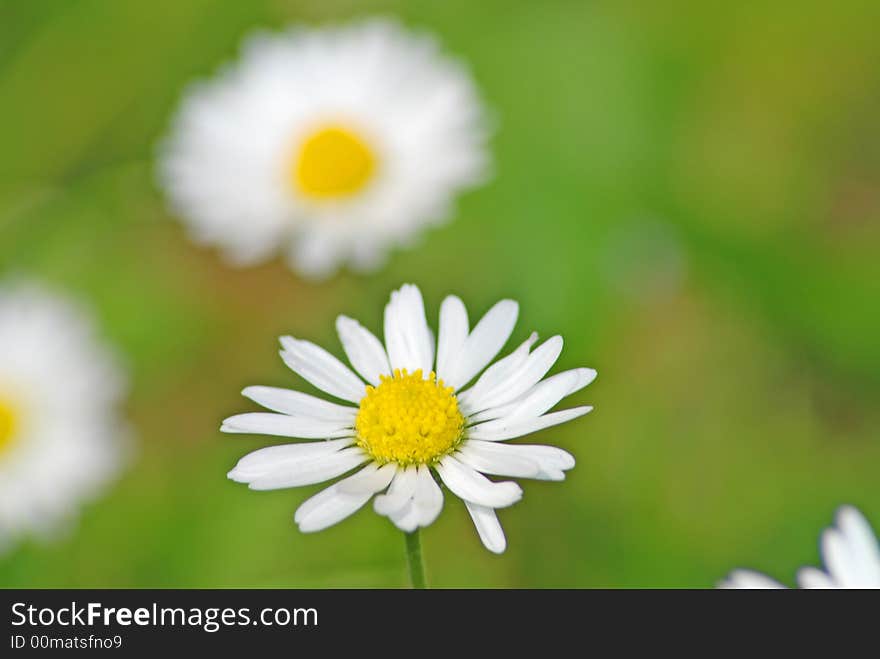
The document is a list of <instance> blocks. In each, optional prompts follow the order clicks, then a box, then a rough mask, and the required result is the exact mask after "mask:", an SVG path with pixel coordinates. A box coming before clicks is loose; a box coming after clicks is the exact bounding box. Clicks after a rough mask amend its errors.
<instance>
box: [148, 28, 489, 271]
mask: <svg viewBox="0 0 880 659" xmlns="http://www.w3.org/2000/svg"><path fill="white" fill-rule="evenodd" d="M486 140H487V130H486V127H485V121H484V116H483V110H482V107H481V104H480V101H479V99H478V95H477V92H476V89H475V87H474V84H473V81H472V80H471V77H470V76H469V74H468V72H467V71H466V70H465V68H464V67H463V66H462V65H461V64H459V63H458V62H456V61H454V60H452V59H449V58H447V57H444V56H443V55H442V54H441V53H440V50H439V48H438V45H437V43H436V42H435V41H434V40H433V39H432V38H430V37H428V36H425V35H420V34H418V35H417V34H411V33H408V32H406V31H404V30H403V29H402V28H400V27H399V26H397V25H396V24H394V23H392V22H387V21H376V20H374V21H369V22H366V23H361V24H355V25H351V26H346V27H336V28H324V29H296V30H291V31H289V32H287V33H285V34H281V35H269V34H259V35H257V36H255V37H252V38H250V39H248V40H247V41H246V42H245V45H244V48H243V52H242V55H241V58H240V59H239V60H238V62H236V63H235V64H233V65H231V66H227V67H226V68H224V69H223V70H222V71H221V72H220V74H219V75H218V76H217V77H216V78H214V79H213V80H211V81H209V82H203V83H200V84H197V85H195V86H194V87H192V88H191V89H190V90H189V92H188V94H187V95H186V97H185V99H184V101H183V104H182V107H181V109H180V111H179V113H178V115H177V117H176V120H175V121H174V124H173V128H172V131H171V134H170V136H169V137H168V138H167V139H166V141H165V142H164V144H163V146H162V149H161V151H162V153H161V163H160V179H161V183H162V185H163V187H164V188H165V189H166V191H167V193H168V195H169V196H170V199H171V202H172V204H173V206H174V208H175V210H176V212H177V213H178V214H179V215H180V216H181V217H182V218H183V219H184V220H185V221H186V223H187V225H188V227H189V228H190V229H191V234H192V236H193V238H194V239H195V240H197V241H199V242H201V243H205V244H211V245H216V246H219V247H220V248H221V249H222V251H223V252H224V253H225V255H226V256H227V257H228V259H229V260H230V261H231V262H233V263H235V264H241V265H244V264H252V263H256V262H260V261H263V260H265V259H267V258H269V257H270V256H271V255H273V254H274V253H276V252H279V251H280V252H281V253H282V254H283V255H284V256H285V257H286V259H287V261H288V263H289V264H290V266H291V267H293V268H294V269H296V270H297V271H299V272H300V273H302V274H305V275H309V276H313V277H323V276H327V275H329V274H331V273H332V272H334V271H335V270H336V269H337V268H338V267H339V265H340V264H342V263H343V262H348V263H349V264H350V265H351V266H353V267H354V268H356V269H361V270H369V269H373V268H375V267H377V266H378V265H379V264H380V263H381V262H382V261H383V259H384V257H385V254H386V252H387V250H388V248H389V247H391V246H394V245H405V244H407V243H409V242H411V240H412V239H413V238H414V237H415V236H416V234H417V233H418V232H419V230H420V229H422V227H424V226H425V225H429V224H433V223H437V222H440V221H442V220H444V219H445V218H446V217H447V216H448V214H449V212H450V204H451V202H452V201H453V199H454V197H455V195H456V194H457V193H458V192H460V191H462V190H463V189H465V188H469V187H472V186H474V185H476V184H477V183H479V182H481V181H482V180H483V179H484V178H485V175H486V171H487V167H488V160H489V157H488V154H487V150H486Z"/></svg>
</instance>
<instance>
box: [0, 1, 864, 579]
mask: <svg viewBox="0 0 880 659" xmlns="http://www.w3.org/2000/svg"><path fill="white" fill-rule="evenodd" d="M373 14H381V15H391V16H396V17H398V18H399V19H400V20H401V21H403V22H404V23H405V24H407V25H409V26H415V27H420V28H426V29H428V30H430V31H432V32H435V33H436V34H437V35H438V36H439V38H440V39H441V40H442V42H443V43H444V45H445V47H446V50H447V51H448V52H451V53H454V54H455V55H456V56H459V57H461V58H463V59H465V60H466V61H467V62H468V63H469V66H470V68H471V70H472V71H473V74H474V76H475V77H476V79H477V80H478V82H479V84H480V86H481V89H482V91H483V95H484V98H485V100H486V102H487V104H488V105H489V106H490V107H491V109H492V113H493V116H494V120H495V123H496V125H497V133H496V135H495V137H494V139H493V141H492V150H493V153H494V158H495V163H496V166H495V170H496V171H495V176H494V178H493V180H492V181H491V183H489V184H488V185H486V186H485V187H484V188H482V189H480V190H477V191H474V192H472V193H470V194H468V195H466V196H464V197H463V198H462V199H461V200H460V203H459V204H458V207H457V210H456V213H455V216H454V218H453V221H451V222H450V223H449V224H448V225H446V226H444V227H442V228H439V229H436V230H432V231H430V232H429V233H427V234H426V235H425V237H424V240H423V241H422V242H421V244H420V245H418V246H417V247H415V248H414V249H410V250H407V251H399V252H396V253H394V255H393V256H392V258H391V259H390V262H389V263H388V265H387V267H385V268H384V269H382V270H381V271H380V272H378V273H375V274H374V275H371V276H358V275H353V274H351V273H347V272H343V273H342V274H340V275H337V276H336V277H334V278H333V279H331V280H329V281H327V282H322V283H317V284H316V283H310V282H306V281H301V280H300V279H298V278H297V277H296V276H295V275H293V274H291V272H290V271H288V270H287V269H286V268H285V267H284V266H283V265H282V264H281V263H280V262H279V261H278V260H275V261H272V262H270V263H268V264H266V265H264V266H261V267H256V268H251V269H245V270H234V269H232V268H230V267H227V266H226V265H224V264H223V263H222V262H221V260H220V259H219V258H218V256H217V254H216V253H215V252H213V251H211V250H208V249H203V248H199V247H197V246H194V245H193V244H192V243H190V242H189V241H188V240H187V239H186V237H185V235H184V231H183V230H182V228H181V225H180V224H179V223H178V222H177V221H176V220H175V218H174V217H173V216H172V215H171V214H170V212H169V211H168V210H167V208H166V206H165V203H164V201H163V198H162V195H161V194H160V192H159V191H158V190H157V188H156V186H155V184H154V161H153V154H154V150H155V145H156V142H157V139H158V138H159V137H160V136H161V135H162V134H163V132H164V131H165V129H166V127H167V125H168V121H169V116H170V113H171V112H172V111H173V109H174V107H175V104H176V102H177V101H178V99H179V97H180V94H181V90H182V88H183V87H184V86H185V85H186V84H187V83H188V82H189V81H190V80H192V79H193V78H194V77H199V76H206V75H210V74H211V73H212V72H213V71H214V70H215V69H216V67H218V65H220V64H221V63H223V62H224V61H226V60H228V59H229V58H231V57H233V56H234V55H235V53H236V51H237V47H238V43H239V40H240V38H241V37H242V36H243V35H245V34H246V33H248V32H249V31H250V30H252V29H254V28H258V27H269V28H281V27H282V26H284V25H286V24H288V23H290V22H300V21H303V22H307V23H310V24H322V23H326V22H330V21H334V20H340V19H350V18H357V17H363V16H369V15H373ZM878 22H880V5H878V4H877V3H876V2H837V3H803V2H773V3H735V4H732V5H731V6H716V5H712V6H706V5H705V3H698V2H691V3H689V2H665V3H648V2H644V3H639V2H563V1H542V2H510V0H503V1H502V0H492V1H484V2H470V1H466V0H456V1H444V2H427V1H419V2H357V3H356V2H344V1H342V0H320V1H318V0H314V1H311V2H300V1H294V0H251V1H249V2H215V1H209V0H186V1H184V0H151V1H150V2H135V1H131V2H122V1H119V0H69V1H65V2H61V1H52V0H0V273H2V275H3V276H20V275H27V276H31V277H34V278H38V279H42V280H45V281H48V282H49V283H50V284H52V285H54V286H55V287H57V288H60V289H62V290H66V291H69V292H70V293H71V294H72V295H74V296H76V297H77V298H79V299H81V300H83V301H84V302H85V303H86V304H88V305H90V306H91V308H92V309H94V312H95V314H96V316H97V317H98V319H99V321H100V323H101V326H102V328H103V331H104V333H105V335H106V337H107V339H108V340H109V341H111V342H112V343H113V344H115V345H116V346H117V347H118V349H119V350H120V351H121V352H122V353H123V354H124V355H125V358H126V361H127V364H128V368H129V370H130V375H131V380H132V387H131V393H130V396H129V400H128V404H127V409H126V414H127V416H128V418H129V420H130V422H131V424H132V425H133V426H134V428H135V431H136V433H137V436H138V440H139V441H138V451H137V454H136V456H135V460H134V461H133V463H132V464H131V466H130V467H129V468H128V469H127V471H125V472H124V474H123V475H122V476H121V478H120V479H119V481H118V482H117V483H116V484H114V485H113V486H112V487H110V488H109V489H108V491H107V492H106V494H105V496H103V497H102V498H101V499H100V500H97V501H95V502H93V503H91V504H89V505H87V506H86V507H85V508H84V510H83V512H82V515H81V518H80V520H79V521H78V523H77V524H76V525H75V526H74V527H73V528H71V529H70V530H69V531H68V532H67V533H66V534H62V535H61V536H60V537H59V538H58V539H57V540H56V541H55V542H52V543H42V542H37V541H33V540H28V541H25V542H23V543H20V544H19V546H18V547H17V549H15V550H14V551H13V552H11V553H9V554H7V555H5V556H0V586H9V587H12V586H15V587H48V586H75V587H76V586H83V587H85V586H154V587H175V586H181V587H221V586H230V587H238V586H254V587H318V588H321V587H345V586H349V587H377V586H378V587H398V586H404V585H406V583H407V580H406V573H405V565H404V554H403V539H402V536H401V534H400V532H398V531H397V530H396V529H395V528H394V527H393V526H392V525H391V524H390V523H389V522H388V521H387V520H386V519H384V518H380V517H378V516H376V515H375V514H374V513H373V512H372V511H371V510H370V509H369V508H365V509H364V510H362V511H360V512H359V513H358V514H356V515H355V516H354V517H352V518H350V519H348V520H346V521H345V522H343V523H341V524H339V525H337V526H335V527H333V528H331V529H330V530H328V531H325V532H322V533H319V534H315V535H303V534H301V533H299V532H298V531H297V530H296V527H295V526H294V524H293V520H292V516H293V511H294V510H295V508H296V507H297V505H298V504H299V503H300V502H301V501H303V500H304V499H305V498H306V497H307V496H310V495H311V494H313V493H314V492H316V491H317V490H318V489H319V487H318V486H314V487H310V488H300V489H295V490H281V491H275V492H264V493H255V492H250V491H248V490H247V489H246V488H245V487H244V486H242V485H237V484H234V483H232V482H230V481H228V480H227V479H226V477H225V474H226V472H227V471H228V470H229V469H230V468H231V467H232V466H233V465H234V464H235V462H236V460H237V459H238V458H239V457H240V456H242V455H243V454H245V453H247V452H249V451H251V450H253V449H255V448H258V447H261V446H264V445H266V444H268V443H271V441H272V440H270V439H267V438H261V437H253V436H230V435H223V434H221V433H220V432H219V430H218V428H219V425H220V421H221V419H223V418H224V417H226V416H229V415H231V414H235V413H239V412H244V411H249V410H255V409H256V406H255V405H253V404H252V403H250V402H249V401H247V400H245V399H244V398H242V397H241V396H240V394H239V392H240V390H241V389H242V388H243V387H244V386H246V385H250V384H272V385H280V386H291V387H298V386H301V385H302V382H301V381H300V380H298V378H297V377H296V376H294V375H293V374H292V373H291V372H289V371H288V370H287V369H286V368H285V367H284V365H283V364H282V363H281V361H280V359H279V358H278V355H277V348H278V345H277V337H278V336H279V335H281V334H285V333H291V334H294V335H296V336H298V337H301V338H307V339H310V340H313V341H316V342H318V343H321V344H322V345H326V346H327V347H328V348H329V349H330V350H331V351H333V352H334V353H335V354H337V355H340V356H341V355H342V351H341V347H340V345H339V343H338V340H337V339H336V337H335V336H334V332H333V323H334V319H335V317H336V315H337V314H339V313H346V314H349V315H352V316H354V317H356V318H358V319H360V320H361V321H362V322H363V323H364V324H365V325H367V326H368V327H370V328H371V329H373V330H374V331H379V330H380V319H381V310H382V306H383V305H384V303H385V301H386V299H387V296H388V294H389V292H390V291H391V289H392V288H394V287H396V286H398V285H399V284H401V283H403V282H408V281H409V282H414V283H417V284H418V285H419V286H420V287H421V288H422V290H423V292H424V294H425V298H426V302H427V304H428V307H429V318H430V319H431V322H432V323H433V324H436V312H437V307H438V305H439V303H440V301H441V300H442V298H443V296H444V295H446V294H447V293H450V292H456V293H458V294H459V295H461V297H462V298H463V299H464V300H465V301H466V303H467V304H468V307H469V309H470V310H471V316H472V318H475V317H477V316H478V315H479V314H482V313H483V312H484V311H485V310H486V309H487V308H488V307H489V306H490V305H491V304H492V303H493V302H494V301H496V300H497V299H499V298H501V297H513V298H515V299H518V300H519V301H520V303H521V313H520V323H519V325H518V328H517V330H516V332H515V334H514V336H513V338H512V340H511V345H513V344H515V343H518V342H519V341H521V340H522V339H523V338H524V337H525V336H527V334H528V332H529V331H530V330H532V329H534V330H537V331H538V332H539V333H540V334H541V335H542V336H544V337H547V336H550V335H552V334H554V333H560V334H562V335H563V336H564V337H565V341H566V347H565V350H564V352H563V355H562V357H561V359H560V361H559V363H558V365H557V367H556V368H557V369H567V368H573V367H576V366H581V365H588V366H592V367H595V368H596V369H597V370H598V371H599V378H598V380H597V381H596V382H595V383H594V384H593V385H591V386H590V387H588V388H587V389H585V390H584V391H582V392H579V393H578V394H576V395H575V396H573V397H572V398H571V399H570V403H571V404H591V405H594V406H595V411H594V412H593V413H592V414H590V415H588V416H586V417H584V418H582V419H579V420H578V421H575V422H573V423H569V424H567V425H565V426H562V427H559V428H554V429H552V430H548V431H545V432H543V433H541V434H540V435H537V436H535V437H534V438H533V439H535V440H539V441H541V442H545V443H552V444H556V445H559V446H562V447H564V448H565V449H567V450H569V451H570V452H571V453H573V454H574V455H575V457H576V458H577V461H578V464H577V467H576V468H575V469H574V470H573V471H571V472H569V476H568V478H567V480H566V481H565V482H564V483H542V482H530V481H527V482H525V483H524V489H525V497H524V499H523V500H522V501H521V502H520V503H518V504H517V505H515V506H514V507H512V508H509V509H506V510H503V511H501V513H500V517H501V520H502V523H503V525H504V527H505V530H506V532H507V536H508V542H509V548H508V551H507V552H506V553H505V554H504V555H502V556H500V557H499V556H495V555H492V554H490V553H489V552H487V551H486V550H484V549H483V548H482V546H481V545H480V543H479V540H478V538H477V535H476V533H475V532H474V530H473V528H472V525H471V522H470V519H469V518H468V516H467V513H466V511H465V509H464V507H463V505H462V504H461V503H460V502H459V501H458V500H457V499H456V498H455V497H453V496H447V497H446V504H445V509H444V512H443V514H442V515H441V517H440V519H439V520H438V522H437V523H435V524H434V525H433V526H431V527H430V528H428V529H427V530H426V531H425V532H423V538H422V540H423V545H424V550H425V558H426V561H427V564H428V570H429V580H430V582H431V583H432V584H433V585H435V586H440V587H442V586H450V587H452V586H463V587H480V586H482V587H548V586H553V587H592V586H614V587H616V586H624V587H626V586H651V587H654V586H658V587H666V586H671V587H676V586H692V587H704V586H705V587H708V586H712V585H714V584H715V583H716V582H717V581H718V580H719V579H721V578H722V577H723V576H724V575H725V574H726V573H727V572H728V571H729V570H730V569H732V568H734V567H738V566H748V567H754V568H757V569H760V570H763V571H767V572H769V573H771V574H772V575H774V576H776V577H778V578H780V579H782V580H783V581H785V582H786V583H789V584H791V583H792V582H793V576H794V573H795V570H796V569H797V567H799V566H801V565H803V564H808V563H816V562H817V561H818V560H819V553H818V546H817V539H818V536H819V532H820V530H821V529H822V528H823V527H824V526H827V525H828V524H829V523H830V522H831V519H832V514H833V511H834V510H835V508H836V507H837V506H838V505H839V504H841V503H847V502H848V503H853V504H856V505H858V506H860V507H861V508H862V510H863V511H864V512H865V513H866V514H867V516H868V517H869V519H871V520H872V521H873V523H874V525H875V528H878V527H880V478H878V474H880V469H878V468H880V404H878V401H880V41H878V39H877V29H876V28H877V25H878Z"/></svg>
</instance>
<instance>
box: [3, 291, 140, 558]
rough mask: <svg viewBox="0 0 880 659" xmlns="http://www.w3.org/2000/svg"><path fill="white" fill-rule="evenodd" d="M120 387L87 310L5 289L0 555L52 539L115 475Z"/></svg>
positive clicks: (121, 455) (121, 454) (122, 437)
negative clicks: (33, 538) (32, 540)
mask: <svg viewBox="0 0 880 659" xmlns="http://www.w3.org/2000/svg"><path fill="white" fill-rule="evenodd" d="M124 384H125V383H124V378H123V375H122V372H121V370H120V368H119V366H118V364H117V362H116V359H115V358H114V356H113V355H112V354H111V352H110V350H109V349H108V348H107V347H106V346H105V345H103V344H101V343H100V342H99V341H98V339H97V337H96V336H95V330H94V327H93V325H92V322H91V320H90V318H89V317H88V316H87V315H86V314H85V313H84V311H83V310H82V309H80V308H79V307H78V306H76V305H75V304H73V303H72V302H70V301H67V300H65V299H62V298H59V297H57V296H56V295H54V294H52V293H49V292H48V291H46V290H44V289H42V288H41V287H39V286H37V285H35V284H31V283H28V284H24V283H17V284H14V285H4V286H2V287H0V550H2V549H4V548H6V549H8V548H9V547H10V546H11V545H12V542H13V540H15V539H16V538H17V537H19V536H22V535H26V534H28V533H33V534H36V535H40V536H48V535H51V533H52V532H53V531H55V530H56V529H58V528H59V527H63V526H65V525H66V524H67V523H69V522H70V521H71V520H72V519H73V518H74V517H75V515H76V512H77V510H78V508H79V507H80V505H81V504H83V503H84V502H85V501H87V500H89V499H92V498H93V497H95V496H96V495H97V494H98V493H99V492H100V491H101V489H102V488H103V487H104V486H105V485H106V484H107V483H108V481H110V480H111V479H113V477H114V476H116V475H117V473H118V472H119V470H120V469H121V467H122V465H123V463H124V460H125V458H126V456H127V455H128V449H129V444H128V434H127V429H126V428H125V426H124V424H123V423H122V421H121V419H120V417H119V415H118V411H117V404H118V403H119V401H120V398H121V397H122V394H123V391H124Z"/></svg>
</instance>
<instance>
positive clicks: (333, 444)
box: [229, 438, 354, 482]
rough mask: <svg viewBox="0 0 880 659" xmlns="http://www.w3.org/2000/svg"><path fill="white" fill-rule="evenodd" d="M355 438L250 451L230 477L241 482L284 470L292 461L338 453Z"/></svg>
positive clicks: (283, 445) (284, 445)
mask: <svg viewBox="0 0 880 659" xmlns="http://www.w3.org/2000/svg"><path fill="white" fill-rule="evenodd" d="M353 442H354V440H353V439H350V438H346V439H332V440H329V441H325V442H308V443H305V444H281V445H280V446H267V447H266V448H261V449H259V450H256V451H253V452H251V453H248V454H247V455H246V456H244V457H243V458H241V459H240V460H239V461H238V463H237V464H236V465H235V468H234V469H233V470H232V471H230V472H229V478H231V479H232V480H235V481H239V482H247V480H248V479H250V478H255V477H258V476H262V475H265V474H267V473H269V472H272V471H278V470H283V469H284V468H286V467H287V466H289V465H290V464H291V463H297V462H302V461H303V460H308V459H312V458H315V457H320V456H329V455H332V454H334V453H338V452H339V451H341V450H342V449H344V448H345V447H347V446H351V444H352V443H353Z"/></svg>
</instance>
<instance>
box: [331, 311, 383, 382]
mask: <svg viewBox="0 0 880 659" xmlns="http://www.w3.org/2000/svg"><path fill="white" fill-rule="evenodd" d="M336 331H337V332H338V333H339V339H340V340H341V341H342V347H343V349H344V350H345V354H346V356H347V357H348V361H350V362H351V365H352V366H354V368H355V370H356V371H357V372H358V373H360V374H361V377H363V378H364V380H366V381H367V382H369V383H370V384H374V385H378V384H379V376H380V375H391V369H390V367H389V366H388V355H386V354H385V348H383V347H382V343H381V342H380V341H379V339H377V338H376V337H375V335H374V334H373V333H372V332H371V331H370V330H368V329H367V328H366V327H364V326H363V325H361V324H360V323H359V322H357V321H356V320H353V319H351V318H348V317H347V316H339V318H337V319H336Z"/></svg>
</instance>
